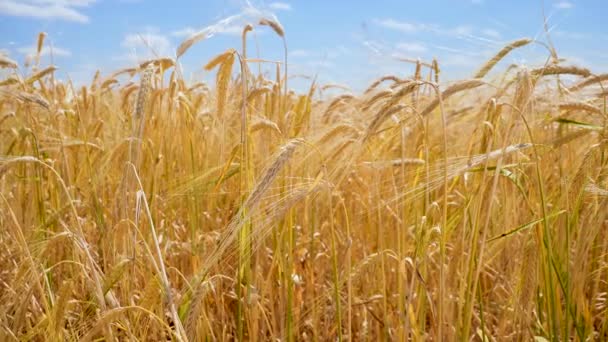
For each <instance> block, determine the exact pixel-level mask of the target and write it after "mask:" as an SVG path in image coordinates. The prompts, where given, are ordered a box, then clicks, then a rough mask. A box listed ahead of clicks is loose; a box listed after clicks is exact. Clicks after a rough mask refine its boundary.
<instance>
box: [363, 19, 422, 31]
mask: <svg viewBox="0 0 608 342" xmlns="http://www.w3.org/2000/svg"><path fill="white" fill-rule="evenodd" d="M373 22H374V23H375V24H376V25H378V26H380V27H384V28H387V29H391V30H395V31H400V32H405V33H415V32H418V31H423V30H425V29H427V28H428V27H427V26H426V25H423V24H415V23H410V22H406V21H399V20H395V19H391V18H388V19H375V20H374V21H373Z"/></svg>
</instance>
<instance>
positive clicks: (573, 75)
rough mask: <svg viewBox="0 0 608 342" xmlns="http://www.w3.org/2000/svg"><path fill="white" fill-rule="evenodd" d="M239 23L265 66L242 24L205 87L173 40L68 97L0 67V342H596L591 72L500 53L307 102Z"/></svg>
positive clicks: (598, 168) (425, 66)
mask: <svg viewBox="0 0 608 342" xmlns="http://www.w3.org/2000/svg"><path fill="white" fill-rule="evenodd" d="M258 25H264V26H268V27H270V28H271V29H272V30H273V31H274V33H275V36H276V37H275V38H276V39H280V40H282V41H283V42H284V43H285V45H284V46H285V53H287V52H288V49H287V44H286V39H287V35H288V33H286V32H284V30H283V28H282V27H281V25H280V24H279V23H278V22H276V21H274V20H271V19H264V20H262V21H260V22H259V23H258V24H257V25H247V26H245V27H243V32H242V40H243V44H242V46H240V47H235V49H229V50H227V51H224V52H222V51H217V53H218V55H217V57H215V58H213V59H212V60H211V61H209V62H208V63H206V65H205V69H206V70H209V71H212V72H214V73H215V75H216V79H215V82H213V83H212V84H205V83H194V84H192V83H188V82H186V81H185V80H184V77H183V76H182V73H181V70H180V68H179V58H180V57H181V56H182V55H184V54H186V53H187V52H188V49H189V48H190V47H191V46H193V45H194V44H200V43H199V41H200V40H202V38H203V37H201V36H196V35H195V36H193V37H191V38H189V39H187V40H186V41H184V42H183V43H182V44H181V45H180V46H179V47H178V49H177V51H176V56H175V58H159V59H155V60H150V61H147V62H145V63H142V64H141V65H136V66H133V68H130V69H124V70H119V71H117V72H115V73H113V74H109V75H102V74H101V73H97V74H96V75H95V76H94V78H93V81H92V82H91V83H90V84H87V85H75V84H73V83H72V82H70V81H60V80H58V79H56V77H55V74H56V70H57V68H56V67H55V66H53V65H39V63H36V62H34V63H33V64H32V65H31V66H30V67H29V68H28V67H23V66H19V65H18V64H17V63H16V62H14V61H12V60H11V59H9V58H8V57H2V59H1V60H0V66H1V67H2V68H3V69H4V71H5V73H4V75H7V77H5V78H4V79H2V80H1V81H0V208H1V209H0V227H1V229H0V247H1V248H0V327H1V329H0V340H1V341H159V340H172V341H214V340H218V341H231V340H248V341H271V340H272V341H277V340H281V341H282V340H285V341H295V340H298V341H336V340H338V341H343V340H352V341H381V340H394V341H421V340H429V341H484V342H485V341H529V340H536V341H565V340H576V341H600V340H606V339H608V302H607V301H608V294H607V293H608V283H607V279H608V231H607V228H608V207H607V204H608V180H607V176H608V165H607V164H608V159H607V158H608V155H607V152H608V151H607V147H608V142H607V140H606V139H607V138H608V122H607V119H608V116H607V114H608V112H607V108H606V98H607V96H608V92H606V91H604V90H603V88H602V85H603V84H604V83H603V82H605V81H606V80H608V76H607V75H606V74H596V73H594V72H593V70H588V69H586V68H584V66H578V65H571V64H566V63H564V62H563V61H562V60H561V59H560V58H559V56H558V51H555V50H554V49H551V48H548V49H547V56H548V58H547V62H546V64H545V65H543V66H540V67H536V68H531V67H525V66H522V65H511V66H508V67H506V68H504V67H500V68H498V66H500V65H502V64H500V63H499V62H500V61H501V60H502V59H503V58H504V57H505V56H507V55H508V54H509V53H511V52H512V51H513V50H515V49H519V48H521V47H523V46H527V45H529V44H536V43H537V42H536V41H535V40H532V39H520V40H517V41H514V42H512V43H511V44H508V45H506V46H505V47H504V48H503V49H502V50H499V51H496V55H495V57H494V58H492V59H491V60H489V61H479V68H478V71H477V72H476V73H475V74H474V75H472V76H471V78H469V79H463V80H459V81H444V80H447V79H449V76H448V75H444V74H443V73H442V71H441V60H433V61H417V62H415V63H413V65H412V70H414V72H413V73H412V74H411V75H406V74H394V75H387V76H385V77H382V78H380V79H378V80H377V81H375V82H373V83H372V84H370V85H369V87H368V88H367V89H366V90H365V91H363V92H359V93H349V92H346V91H342V90H341V89H338V90H339V92H338V95H335V96H329V95H328V94H330V93H331V91H332V90H336V87H338V86H337V85H332V84H320V83H318V82H317V81H316V80H315V79H313V78H311V79H310V80H309V87H308V89H307V90H305V91H295V90H292V89H291V88H290V86H289V82H290V81H291V78H290V74H289V70H288V67H287V66H288V64H289V63H288V60H287V54H286V55H285V58H284V59H283V60H278V61H267V60H263V59H260V58H257V57H256V58H251V57H249V56H248V51H247V44H246V43H247V41H248V33H250V32H251V31H252V30H255V28H256V27H258ZM44 40H45V34H40V36H39V38H38V53H40V51H41V49H42V47H43V45H44V43H45V42H44ZM260 63H263V64H266V65H270V67H271V69H272V70H273V72H272V73H271V74H267V73H266V74H264V73H262V74H260V73H259V72H256V71H255V70H257V66H258V65H259V64H260Z"/></svg>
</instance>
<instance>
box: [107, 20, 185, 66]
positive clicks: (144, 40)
mask: <svg viewBox="0 0 608 342" xmlns="http://www.w3.org/2000/svg"><path fill="white" fill-rule="evenodd" d="M120 45H121V46H122V47H123V48H125V49H126V50H127V54H126V55H123V56H122V57H119V58H118V59H123V60H125V59H126V60H128V61H129V62H132V63H136V62H141V61H142V60H145V59H150V58H158V57H166V56H170V55H172V54H173V48H172V46H171V42H170V41H169V38H167V37H166V36H165V35H163V34H160V33H157V30H156V29H154V28H148V29H147V30H146V32H145V33H129V34H127V35H125V37H124V38H123V40H122V42H121V43H120Z"/></svg>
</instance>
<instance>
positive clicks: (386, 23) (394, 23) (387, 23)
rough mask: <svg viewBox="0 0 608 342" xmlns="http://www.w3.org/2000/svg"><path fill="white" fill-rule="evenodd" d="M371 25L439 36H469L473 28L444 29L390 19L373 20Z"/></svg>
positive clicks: (461, 26)
mask: <svg viewBox="0 0 608 342" xmlns="http://www.w3.org/2000/svg"><path fill="white" fill-rule="evenodd" d="M373 23H374V24H376V25H378V26H380V27H384V28H386V29H390V30H394V31H399V32H402V33H418V32H432V33H434V34H437V35H440V36H470V35H471V34H472V33H473V27H472V26H469V25H459V26H456V27H452V28H446V27H441V26H439V25H435V24H420V23H411V22H406V21H399V20H396V19H392V18H388V19H374V20H373Z"/></svg>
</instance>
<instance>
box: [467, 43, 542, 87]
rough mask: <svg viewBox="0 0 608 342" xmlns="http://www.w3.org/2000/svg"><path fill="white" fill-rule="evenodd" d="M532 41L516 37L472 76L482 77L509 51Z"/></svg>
mask: <svg viewBox="0 0 608 342" xmlns="http://www.w3.org/2000/svg"><path fill="white" fill-rule="evenodd" d="M531 42H532V40H531V39H528V38H523V39H518V40H516V41H514V42H512V43H510V44H509V45H507V46H505V47H503V48H502V49H501V50H500V51H499V52H498V53H497V54H496V55H495V56H494V57H492V59H490V60H489V61H487V62H486V63H485V64H484V65H483V66H482V67H481V69H479V71H478V72H477V73H476V74H475V76H473V77H474V78H482V77H484V76H485V75H487V74H488V72H489V71H490V70H491V69H492V68H493V67H494V66H495V65H496V64H497V63H498V62H500V60H501V59H503V58H504V57H505V56H506V55H507V54H508V53H509V52H511V51H513V50H514V49H517V48H519V47H522V46H526V45H528V44H530V43H531Z"/></svg>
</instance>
